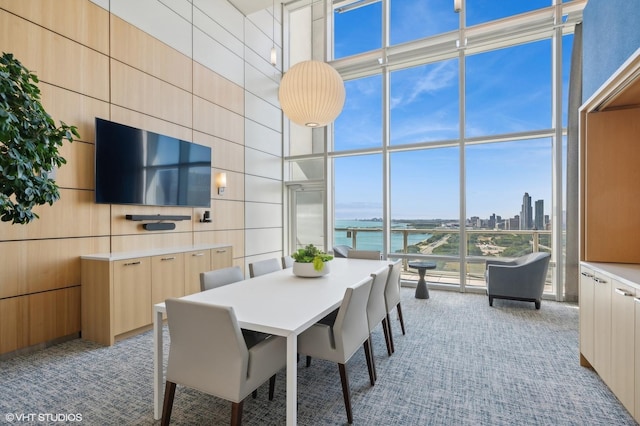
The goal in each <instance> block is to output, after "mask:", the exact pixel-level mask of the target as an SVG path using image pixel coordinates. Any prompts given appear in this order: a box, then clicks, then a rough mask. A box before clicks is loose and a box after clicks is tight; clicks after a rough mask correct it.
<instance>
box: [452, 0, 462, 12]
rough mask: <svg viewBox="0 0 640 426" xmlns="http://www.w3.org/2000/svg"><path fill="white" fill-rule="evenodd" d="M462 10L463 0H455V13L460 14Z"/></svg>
mask: <svg viewBox="0 0 640 426" xmlns="http://www.w3.org/2000/svg"><path fill="white" fill-rule="evenodd" d="M461 10H462V0H453V11H454V12H456V13H459V12H460V11H461Z"/></svg>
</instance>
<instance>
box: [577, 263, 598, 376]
mask: <svg viewBox="0 0 640 426" xmlns="http://www.w3.org/2000/svg"><path fill="white" fill-rule="evenodd" d="M593 278H594V274H593V271H592V270H591V269H589V268H586V267H584V266H581V267H580V355H582V357H584V358H585V359H586V361H587V362H588V364H585V363H584V360H582V359H581V360H580V361H581V364H582V365H585V366H588V365H591V366H593V362H594V356H593V355H594V340H593V337H594V334H593V333H594V285H595V283H594V281H593Z"/></svg>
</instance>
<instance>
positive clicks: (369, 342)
mask: <svg viewBox="0 0 640 426" xmlns="http://www.w3.org/2000/svg"><path fill="white" fill-rule="evenodd" d="M364 344H365V345H367V346H369V357H368V358H367V359H368V360H369V361H370V362H371V370H372V371H373V381H374V382H375V381H376V380H378V372H377V371H376V359H375V357H374V355H373V341H372V340H371V335H369V338H368V339H367V340H366V341H365V342H364ZM365 353H366V351H365ZM372 385H373V383H372Z"/></svg>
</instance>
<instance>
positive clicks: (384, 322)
mask: <svg viewBox="0 0 640 426" xmlns="http://www.w3.org/2000/svg"><path fill="white" fill-rule="evenodd" d="M382 331H383V332H384V343H385V344H386V345H387V354H389V356H391V354H392V353H393V351H392V350H391V340H390V337H389V323H388V322H387V319H386V318H382Z"/></svg>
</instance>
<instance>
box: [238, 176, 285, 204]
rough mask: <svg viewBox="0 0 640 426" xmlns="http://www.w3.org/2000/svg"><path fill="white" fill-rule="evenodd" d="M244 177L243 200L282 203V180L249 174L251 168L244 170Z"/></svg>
mask: <svg viewBox="0 0 640 426" xmlns="http://www.w3.org/2000/svg"><path fill="white" fill-rule="evenodd" d="M246 173H247V174H246V175H245V177H244V190H245V192H244V193H245V195H244V197H245V201H257V202H261V203H275V204H280V203H282V182H281V181H278V180H273V179H267V178H263V177H259V176H253V175H251V174H250V173H251V170H246Z"/></svg>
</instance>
